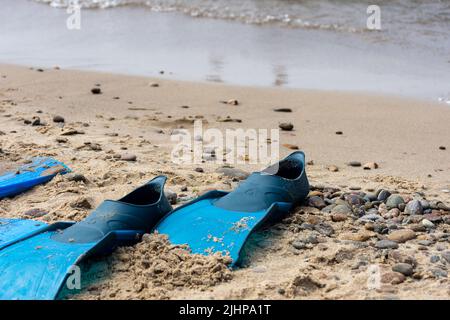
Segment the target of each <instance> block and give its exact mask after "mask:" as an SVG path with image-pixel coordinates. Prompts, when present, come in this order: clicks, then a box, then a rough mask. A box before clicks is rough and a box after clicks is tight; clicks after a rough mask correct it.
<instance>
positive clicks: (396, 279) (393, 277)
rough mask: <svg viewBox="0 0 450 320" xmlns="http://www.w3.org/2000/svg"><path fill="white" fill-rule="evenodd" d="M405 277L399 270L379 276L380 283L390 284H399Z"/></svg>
mask: <svg viewBox="0 0 450 320" xmlns="http://www.w3.org/2000/svg"><path fill="white" fill-rule="evenodd" d="M405 279H406V277H405V276H404V275H403V274H401V273H400V272H395V271H393V272H388V273H385V274H383V275H382V276H381V282H382V283H390V284H394V285H395V284H400V283H402V282H404V281H405Z"/></svg>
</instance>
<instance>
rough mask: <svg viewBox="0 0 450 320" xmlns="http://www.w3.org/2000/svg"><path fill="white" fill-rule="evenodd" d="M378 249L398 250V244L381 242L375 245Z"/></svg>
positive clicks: (389, 241) (388, 241) (387, 241)
mask: <svg viewBox="0 0 450 320" xmlns="http://www.w3.org/2000/svg"><path fill="white" fill-rule="evenodd" d="M375 248H377V249H397V248H398V243H397V242H395V241H391V240H380V241H378V242H377V243H376V244H375Z"/></svg>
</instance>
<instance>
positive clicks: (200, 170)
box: [194, 167, 205, 173]
mask: <svg viewBox="0 0 450 320" xmlns="http://www.w3.org/2000/svg"><path fill="white" fill-rule="evenodd" d="M194 171H195V172H199V173H203V172H205V170H203V168H201V167H198V168H195V169H194Z"/></svg>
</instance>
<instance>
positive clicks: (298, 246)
mask: <svg viewBox="0 0 450 320" xmlns="http://www.w3.org/2000/svg"><path fill="white" fill-rule="evenodd" d="M292 246H293V247H294V248H295V249H297V250H303V249H306V248H308V246H307V244H306V243H304V242H303V241H300V240H296V241H294V242H292Z"/></svg>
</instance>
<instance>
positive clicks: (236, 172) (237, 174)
mask: <svg viewBox="0 0 450 320" xmlns="http://www.w3.org/2000/svg"><path fill="white" fill-rule="evenodd" d="M216 172H217V173H220V174H223V175H224V176H227V177H230V178H235V179H238V180H244V179H247V178H248V176H249V175H250V174H249V173H248V172H246V171H243V170H240V169H236V168H228V167H223V168H218V169H217V170H216Z"/></svg>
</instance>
